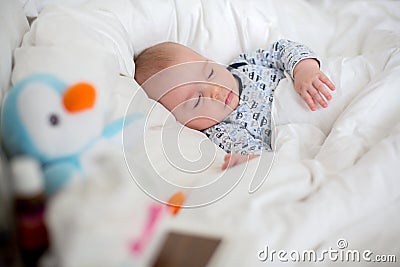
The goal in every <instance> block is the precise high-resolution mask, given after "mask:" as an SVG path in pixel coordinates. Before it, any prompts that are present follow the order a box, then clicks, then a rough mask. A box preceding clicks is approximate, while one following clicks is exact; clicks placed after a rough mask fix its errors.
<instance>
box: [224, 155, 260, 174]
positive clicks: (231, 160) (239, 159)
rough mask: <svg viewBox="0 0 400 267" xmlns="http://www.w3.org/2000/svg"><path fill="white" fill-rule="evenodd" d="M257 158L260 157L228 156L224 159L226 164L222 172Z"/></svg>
mask: <svg viewBox="0 0 400 267" xmlns="http://www.w3.org/2000/svg"><path fill="white" fill-rule="evenodd" d="M256 157H258V155H240V154H226V155H225V157H224V164H223V165H222V170H225V169H228V168H231V167H233V166H236V165H239V164H241V163H243V162H246V161H248V160H251V159H254V158H256Z"/></svg>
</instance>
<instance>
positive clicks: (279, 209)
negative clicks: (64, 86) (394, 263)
mask: <svg viewBox="0 0 400 267" xmlns="http://www.w3.org/2000/svg"><path fill="white" fill-rule="evenodd" d="M278 38H288V39H293V40H297V41H300V42H303V43H305V44H306V45H308V46H309V47H311V48H313V49H314V50H315V51H316V52H317V54H319V55H320V57H321V58H322V69H323V70H324V71H325V72H326V73H327V75H328V76H330V77H331V79H332V80H333V82H334V83H335V84H336V87H337V90H336V91H335V92H334V94H333V100H332V101H331V102H330V105H329V107H328V108H327V109H324V110H318V111H316V112H310V111H309V110H308V109H307V107H306V106H305V104H304V103H303V102H302V100H301V99H300V97H299V96H298V95H297V94H296V93H295V92H294V90H293V85H292V83H291V81H290V80H289V79H286V80H283V81H281V83H280V85H279V87H278V89H277V91H276V94H275V98H274V112H273V117H274V121H275V131H274V146H275V153H274V154H272V153H270V154H264V155H263V156H262V157H261V158H258V159H255V160H252V161H250V162H249V163H248V164H244V165H241V166H238V167H235V168H232V169H230V170H228V171H226V172H222V171H221V170H220V167H221V165H222V162H223V156H224V153H223V152H222V151H221V150H219V149H218V148H216V147H215V146H213V145H212V144H211V143H210V142H209V141H208V140H207V139H206V138H205V136H204V135H202V134H200V133H198V132H195V131H192V130H190V129H187V128H182V126H181V125H180V124H178V123H177V122H175V120H174V119H173V118H172V117H171V116H170V114H169V113H168V112H167V111H166V110H165V109H164V108H163V107H161V106H160V105H159V104H157V103H155V102H153V101H151V100H149V99H147V98H146V96H145V94H144V93H143V91H142V90H141V88H139V87H138V85H137V84H136V83H135V82H134V81H133V79H132V77H133V74H134V62H133V56H134V55H135V54H137V53H138V52H140V51H141V50H142V49H144V48H146V47H148V46H150V45H152V44H155V43H157V42H161V41H165V40H171V41H177V42H180V43H183V44H186V45H189V46H190V47H192V48H193V49H195V50H197V51H199V52H200V53H202V54H204V55H205V56H208V57H210V58H213V59H215V60H216V61H218V62H220V63H222V64H227V63H228V62H229V61H230V60H232V59H233V58H234V57H235V56H236V55H237V54H238V53H240V52H242V51H249V50H253V49H256V48H260V47H266V46H267V45H268V44H269V43H271V42H272V41H274V40H276V39H278ZM65 51H66V52H65ZM67 52H68V53H67ZM89 52H90V53H89ZM80 58H83V59H84V60H85V64H84V65H83V66H84V67H81V69H79V68H78V69H71V70H69V69H66V68H64V67H63V65H62V64H69V63H68V62H70V61H73V60H79V59H80ZM43 59H46V60H43ZM94 59H96V61H91V60H94ZM27 62H29V65H26V63H27ZM43 62H46V64H44V63H43ZM94 62H95V63H94ZM60 64H61V65H60ZM91 64H92V65H93V66H94V67H93V68H90V66H91ZM49 66H53V67H49ZM78 66H79V65H78ZM88 69H89V70H88ZM38 70H53V71H54V72H55V73H56V74H58V75H60V76H61V77H64V78H65V79H66V80H67V81H71V80H74V79H82V77H84V78H86V79H89V80H93V82H95V83H96V84H98V85H99V86H100V87H102V92H104V97H103V100H104V101H105V102H107V103H108V110H107V114H106V115H107V117H108V119H110V120H111V119H114V118H117V117H121V116H123V115H124V114H125V112H126V111H127V112H128V113H133V112H141V113H144V114H148V115H149V118H148V120H147V122H148V124H147V125H146V128H145V129H144V131H145V138H144V140H143V142H142V143H140V144H134V145H132V146H126V145H125V147H124V148H125V149H124V152H125V153H123V152H122V149H121V147H115V148H110V152H109V154H108V155H106V157H107V158H108V159H109V164H107V165H106V166H104V165H99V166H98V169H97V171H94V172H92V173H88V177H87V179H85V182H83V183H82V182H78V183H74V184H70V186H69V187H67V188H66V189H65V190H64V191H63V192H61V193H60V194H59V195H58V196H57V197H56V198H54V199H53V200H52V202H51V203H50V204H51V205H50V209H49V212H48V222H49V225H50V229H51V233H52V241H53V246H54V255H55V256H56V259H57V260H58V262H59V263H60V265H62V266H135V265H134V264H137V266H147V265H148V262H149V259H150V258H151V257H152V256H153V255H154V253H156V252H155V251H156V247H157V244H159V243H160V242H161V236H163V233H165V232H168V231H169V230H171V229H178V230H181V231H188V232H200V233H203V234H209V235H217V236H220V237H222V239H223V243H222V245H221V247H220V248H219V250H218V252H217V254H216V255H215V257H213V259H212V262H211V263H210V266H218V267H220V266H258V265H260V266H263V265H265V264H267V263H269V262H268V261H269V260H270V259H268V260H267V262H263V261H261V260H260V259H259V256H260V250H263V249H264V248H265V246H268V248H269V249H270V250H276V251H279V250H281V249H282V250H286V251H287V252H288V253H289V251H290V250H298V251H302V250H311V249H313V250H315V251H317V252H322V251H323V250H326V249H328V248H329V247H332V248H333V249H336V250H339V251H341V249H340V248H338V244H337V242H338V240H339V239H344V240H345V241H346V242H347V247H346V248H348V249H358V250H359V251H364V250H371V251H372V252H373V256H371V257H372V258H373V257H374V256H375V255H377V254H393V255H397V260H400V259H399V257H400V241H399V240H400V229H399V227H398V225H400V215H399V214H398V210H399V208H400V202H399V200H400V199H399V197H400V191H399V190H398V188H399V186H400V180H399V173H400V167H399V166H400V164H399V163H400V105H399V103H400V102H399V101H400V90H399V85H400V2H397V1H333V0H326V1H310V2H306V1H300V0H299V1H289V0H285V1H281V0H280V1H278V0H271V1H255V0H254V1H234V0H231V1H194V0H193V1H163V0H157V1H138V0H131V1H129V0H123V1H122V0H121V1H106V0H104V1H88V2H87V3H86V4H85V5H83V6H81V7H77V8H66V7H57V6H49V7H48V8H45V9H44V10H43V11H42V12H41V14H40V15H39V17H38V19H37V21H36V22H35V23H34V24H33V25H32V29H31V31H30V33H29V34H28V35H26V37H25V39H24V43H23V46H22V47H21V48H19V49H18V50H17V51H16V52H15V68H14V72H13V80H12V81H13V82H16V81H18V80H19V79H20V78H22V77H24V76H25V75H27V74H29V73H32V72H35V71H38ZM119 73H120V74H122V75H123V76H118V74H119ZM110 88H111V90H110ZM109 96H111V97H109ZM132 97H133V98H132ZM131 99H132V102H131ZM129 136H130V133H129V131H126V132H125V133H124V136H123V138H124V140H125V141H126V142H127V141H129ZM177 136H178V137H179V138H177ZM124 156H125V157H124ZM125 161H126V163H127V164H125ZM271 164H272V165H271ZM127 166H128V167H129V169H128V168H127ZM270 166H272V167H271V168H270ZM128 170H129V172H128ZM132 176H133V177H132ZM264 177H265V178H266V179H265V181H263V178H264ZM132 178H134V179H132ZM161 178H162V179H161ZM253 178H255V179H253ZM163 179H165V180H163ZM132 180H135V182H136V183H135V182H133V181H132ZM138 185H139V187H138ZM250 185H251V186H250ZM258 186H259V187H258ZM253 189H257V190H255V192H254V193H249V190H250V191H251V190H253ZM178 190H181V191H184V192H185V194H186V196H187V200H186V202H185V205H187V206H190V207H193V206H201V207H198V208H191V209H183V210H181V211H180V213H179V214H178V215H177V216H176V217H169V216H165V217H164V218H163V219H162V220H161V221H160V223H159V224H158V226H157V231H156V234H155V236H153V238H152V239H151V242H150V243H151V244H150V245H149V247H148V248H147V249H146V250H145V252H144V254H143V255H141V256H139V257H137V256H135V255H133V254H132V251H131V250H130V244H131V243H132V240H134V239H135V238H136V237H137V236H138V235H140V233H141V231H142V230H143V225H144V221H145V219H146V216H147V207H148V204H149V203H150V202H154V200H153V199H152V198H150V197H149V196H148V194H149V195H151V196H152V197H154V198H156V199H158V200H160V201H164V202H165V201H167V200H168V198H169V197H170V196H171V195H172V194H173V193H174V192H176V191H178ZM146 193H147V194H146ZM344 249H345V248H344ZM344 249H342V250H344ZM286 259H288V263H291V264H294V265H295V264H299V265H302V264H307V265H308V264H309V263H308V262H303V263H302V262H294V261H292V260H291V259H290V258H289V256H287V255H286ZM279 263H281V262H280V261H279V260H278V259H277V258H276V255H275V260H274V261H273V264H279ZM338 263H341V264H346V263H347V264H349V265H350V264H353V262H344V261H333V260H329V258H327V257H326V258H325V260H324V265H327V264H338ZM361 264H363V265H365V264H374V263H373V262H369V263H368V262H365V261H363V260H361Z"/></svg>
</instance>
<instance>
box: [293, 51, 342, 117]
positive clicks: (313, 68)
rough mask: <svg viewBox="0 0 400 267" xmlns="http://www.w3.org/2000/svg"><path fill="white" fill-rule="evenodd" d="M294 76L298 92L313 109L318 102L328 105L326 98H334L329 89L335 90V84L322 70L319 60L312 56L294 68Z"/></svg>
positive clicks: (322, 105)
mask: <svg viewBox="0 0 400 267" xmlns="http://www.w3.org/2000/svg"><path fill="white" fill-rule="evenodd" d="M293 78H294V88H295V90H296V92H297V93H298V94H299V95H300V96H301V97H302V98H303V100H304V101H305V102H306V103H307V105H308V106H309V108H310V109H311V110H312V111H315V110H316V109H317V106H316V104H317V103H318V104H319V105H320V106H321V107H323V108H326V107H327V106H328V103H327V102H326V100H331V99H332V96H331V94H330V93H329V92H328V89H329V90H331V91H333V90H335V85H334V84H333V83H332V82H331V80H329V78H328V77H326V75H325V74H324V73H323V72H322V71H320V69H319V63H318V61H317V60H315V59H310V58H309V59H303V60H301V61H300V62H299V63H297V65H296V66H295V68H294V70H293ZM322 96H323V97H322ZM324 98H325V99H326V100H325V99H324Z"/></svg>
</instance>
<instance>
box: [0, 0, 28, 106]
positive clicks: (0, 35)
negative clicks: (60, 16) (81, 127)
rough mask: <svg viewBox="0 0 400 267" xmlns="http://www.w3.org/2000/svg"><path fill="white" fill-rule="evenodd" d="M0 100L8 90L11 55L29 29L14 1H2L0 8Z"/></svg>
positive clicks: (19, 6)
mask: <svg viewBox="0 0 400 267" xmlns="http://www.w3.org/2000/svg"><path fill="white" fill-rule="evenodd" d="M0 25H1V28H2V29H1V31H0V100H1V97H2V96H3V94H4V92H5V91H6V90H7V89H8V88H9V85H10V75H11V69H12V53H13V51H14V49H15V48H16V47H18V46H19V45H20V44H21V40H22V37H23V35H24V34H25V32H26V31H28V29H29V24H28V20H27V18H26V17H25V15H24V12H23V9H22V6H21V4H20V3H19V2H18V1H15V0H2V1H1V7H0Z"/></svg>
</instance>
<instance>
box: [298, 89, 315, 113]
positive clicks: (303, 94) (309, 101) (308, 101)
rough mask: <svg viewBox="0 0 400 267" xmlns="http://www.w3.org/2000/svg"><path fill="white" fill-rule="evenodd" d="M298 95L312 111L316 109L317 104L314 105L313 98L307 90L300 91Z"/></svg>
mask: <svg viewBox="0 0 400 267" xmlns="http://www.w3.org/2000/svg"><path fill="white" fill-rule="evenodd" d="M300 96H301V98H303V100H304V101H305V102H306V104H307V105H308V107H309V108H310V109H311V110H312V111H315V110H316V109H317V106H316V105H315V102H314V100H313V98H312V97H311V95H310V94H309V93H308V92H307V91H303V92H301V93H300Z"/></svg>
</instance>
